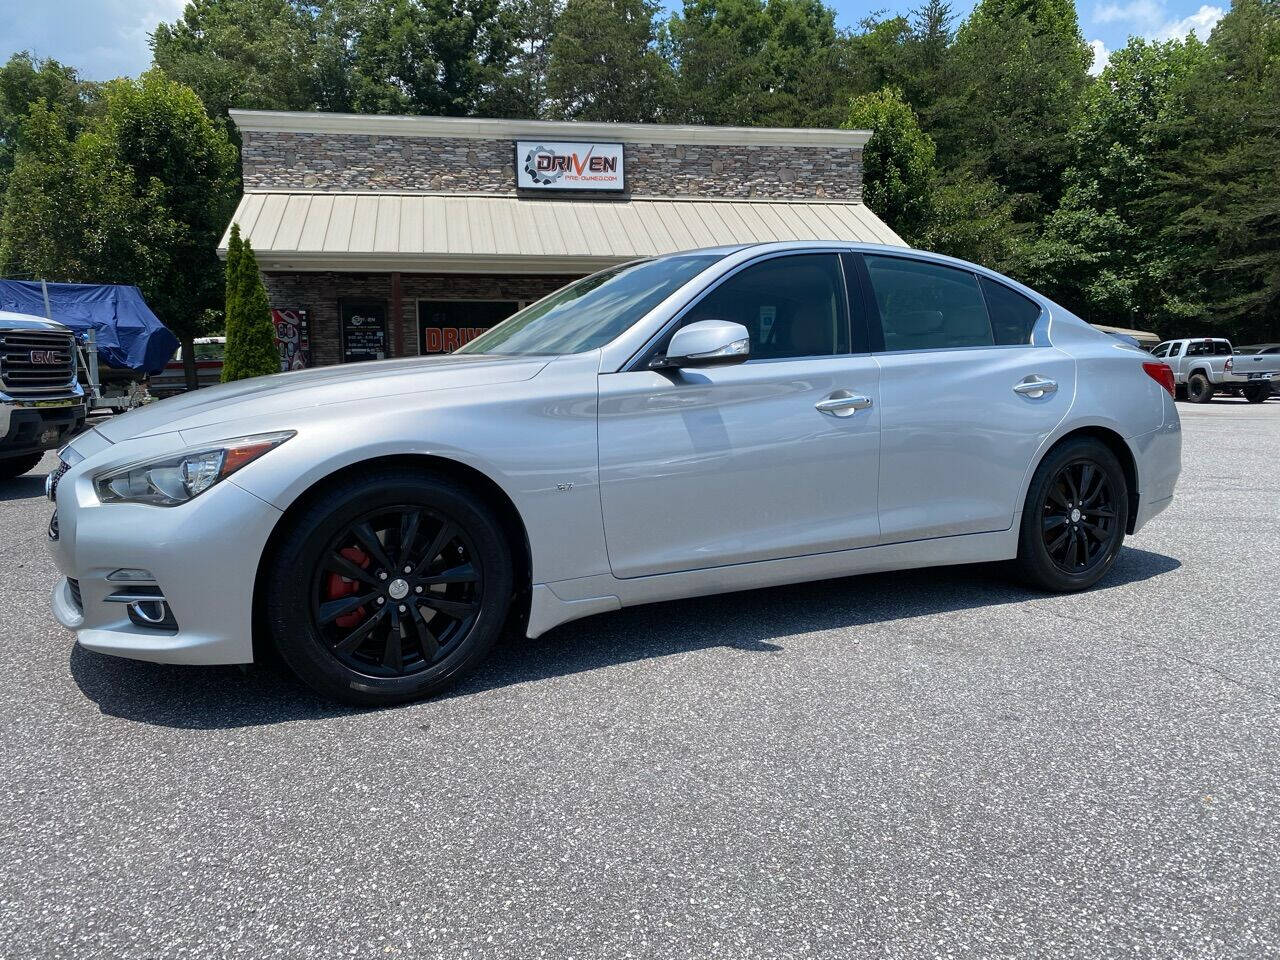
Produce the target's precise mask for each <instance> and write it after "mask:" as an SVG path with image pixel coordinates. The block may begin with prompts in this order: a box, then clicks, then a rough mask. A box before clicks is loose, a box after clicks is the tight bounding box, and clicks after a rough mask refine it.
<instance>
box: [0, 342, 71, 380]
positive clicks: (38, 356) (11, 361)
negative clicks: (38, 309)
mask: <svg viewBox="0 0 1280 960" xmlns="http://www.w3.org/2000/svg"><path fill="white" fill-rule="evenodd" d="M75 371H76V362H75V341H74V340H72V338H71V337H70V336H68V335H67V334H65V333H54V332H52V331H45V330H8V331H4V332H0V384H2V385H3V386H4V389H5V392H7V393H11V394H14V395H16V396H21V395H22V394H31V393H49V392H53V391H60V390H65V389H66V388H67V387H69V386H70V385H71V383H72V381H73V380H74V379H75Z"/></svg>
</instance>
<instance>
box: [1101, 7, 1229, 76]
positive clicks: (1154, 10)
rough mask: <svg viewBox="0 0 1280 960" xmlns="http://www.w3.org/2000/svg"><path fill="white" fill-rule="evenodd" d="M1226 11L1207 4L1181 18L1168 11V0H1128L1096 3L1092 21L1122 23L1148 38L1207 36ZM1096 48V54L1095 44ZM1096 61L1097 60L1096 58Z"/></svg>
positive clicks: (1136, 33)
mask: <svg viewBox="0 0 1280 960" xmlns="http://www.w3.org/2000/svg"><path fill="white" fill-rule="evenodd" d="M1225 13H1226V11H1225V10H1224V9H1223V8H1222V7H1216V6H1210V5H1208V4H1205V5H1204V6H1202V7H1201V8H1200V9H1199V10H1197V11H1196V12H1195V13H1193V14H1191V15H1189V16H1186V17H1181V18H1179V17H1175V16H1173V15H1171V14H1170V13H1169V9H1168V7H1167V6H1166V4H1165V0H1129V2H1128V3H1106V4H1099V5H1097V6H1095V7H1094V8H1093V22H1094V23H1096V24H1121V25H1124V26H1126V27H1128V28H1129V31H1130V32H1131V33H1133V34H1135V35H1137V36H1141V37H1145V38H1146V39H1147V40H1182V39H1184V38H1185V37H1186V35H1187V34H1188V33H1194V34H1195V35H1196V36H1197V37H1199V38H1200V39H1201V40H1207V39H1208V37H1209V33H1210V31H1212V30H1213V28H1214V27H1215V26H1216V25H1217V23H1218V21H1219V20H1221V19H1222V17H1223V15H1224V14H1225ZM1098 42H1099V41H1093V43H1098ZM1091 45H1092V44H1091ZM1094 52H1095V54H1096V52H1097V49H1096V48H1095V51H1094ZM1094 63H1095V64H1096V63H1097V60H1096V58H1095V60H1094Z"/></svg>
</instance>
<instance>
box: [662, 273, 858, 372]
mask: <svg viewBox="0 0 1280 960" xmlns="http://www.w3.org/2000/svg"><path fill="white" fill-rule="evenodd" d="M713 319H714V320H732V321H733V322H734V323H740V324H742V325H743V326H744V327H746V328H747V332H748V333H750V334H751V358H752V359H753V360H760V359H763V360H768V359H777V358H779V357H820V356H831V355H832V354H837V353H848V352H849V346H848V326H849V325H848V321H847V319H846V317H845V293H844V274H843V273H842V272H841V269H840V260H839V258H838V257H837V256H836V255H835V254H826V253H813V254H808V253H806V254H797V255H795V256H790V257H774V258H772V259H770V260H765V261H763V262H762V263H757V264H754V265H753V266H750V267H746V268H745V269H743V270H740V271H739V272H738V273H735V274H734V275H733V276H731V277H729V279H727V280H725V281H724V283H722V284H720V285H719V286H718V287H716V288H715V289H714V290H712V291H711V292H710V293H709V294H707V296H705V297H703V298H702V300H700V301H699V302H698V303H697V304H695V305H694V307H693V308H692V309H691V310H690V311H689V312H688V313H687V314H685V316H684V319H683V321H682V324H689V323H693V322H694V321H696V320H713Z"/></svg>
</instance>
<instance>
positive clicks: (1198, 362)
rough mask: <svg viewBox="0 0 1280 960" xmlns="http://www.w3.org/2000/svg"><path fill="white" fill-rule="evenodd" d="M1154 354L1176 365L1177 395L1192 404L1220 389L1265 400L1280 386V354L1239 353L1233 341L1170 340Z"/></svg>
mask: <svg viewBox="0 0 1280 960" xmlns="http://www.w3.org/2000/svg"><path fill="white" fill-rule="evenodd" d="M1151 353H1152V355H1153V356H1155V357H1156V358H1158V359H1160V360H1163V361H1164V362H1165V363H1167V364H1168V365H1169V366H1170V367H1172V368H1173V381H1174V383H1175V384H1176V385H1177V395H1178V396H1179V397H1180V398H1181V397H1183V396H1185V397H1186V399H1188V400H1190V401H1191V402H1192V403H1208V402H1209V401H1210V400H1212V399H1213V395H1214V394H1215V393H1217V392H1218V391H1220V390H1221V391H1223V392H1226V393H1233V394H1234V393H1239V394H1240V395H1242V396H1243V397H1244V398H1245V399H1246V400H1248V401H1249V402H1250V403H1262V401H1264V400H1266V399H1267V397H1269V396H1271V391H1272V388H1273V387H1274V386H1276V385H1280V355H1276V354H1243V353H1236V352H1235V350H1234V349H1233V348H1232V346H1231V341H1230V340H1223V339H1221V338H1217V337H1194V338H1191V339H1185V340H1166V341H1165V342H1164V343H1162V344H1160V345H1159V346H1158V347H1156V348H1155V349H1154V350H1152V351H1151Z"/></svg>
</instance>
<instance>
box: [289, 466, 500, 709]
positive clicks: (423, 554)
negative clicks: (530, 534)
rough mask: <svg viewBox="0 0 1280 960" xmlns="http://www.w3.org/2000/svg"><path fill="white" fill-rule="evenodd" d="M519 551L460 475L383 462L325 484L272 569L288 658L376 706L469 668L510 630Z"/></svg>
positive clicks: (438, 686)
mask: <svg viewBox="0 0 1280 960" xmlns="http://www.w3.org/2000/svg"><path fill="white" fill-rule="evenodd" d="M514 576H515V574H514V564H513V562H512V556H511V548H510V546H509V545H508V543H507V541H506V538H505V537H504V536H503V534H502V527H501V524H500V523H499V521H498V519H497V517H496V516H495V515H494V513H493V511H492V510H491V509H490V508H489V506H488V505H487V504H486V503H484V502H483V501H482V500H480V499H479V498H477V497H476V496H475V495H474V494H473V493H471V492H469V491H468V490H466V489H464V488H463V487H460V486H458V485H457V484H456V483H454V482H453V481H451V480H449V479H448V478H445V477H441V476H433V475H431V474H424V473H422V472H421V471H414V470H405V469H386V470H379V471H376V472H374V473H372V474H371V475H366V476H363V477H353V478H350V479H347V480H344V481H340V482H339V483H337V484H335V485H334V486H332V487H330V488H328V489H326V490H324V491H323V492H322V493H321V494H320V495H319V496H318V497H316V498H315V499H314V500H313V501H312V502H311V504H310V505H309V506H308V507H306V508H305V509H304V510H303V511H302V512H301V513H300V514H299V515H298V516H297V517H296V518H295V519H294V520H293V521H292V522H291V523H290V526H289V528H288V529H287V530H286V531H285V532H284V534H283V537H282V539H281V541H280V546H279V548H278V549H277V550H276V551H275V555H274V557H273V558H272V559H271V561H270V566H268V568H267V584H268V586H267V590H268V592H267V605H266V612H267V618H268V622H269V623H270V626H271V632H272V634H273V635H274V637H275V641H276V647H277V648H278V649H279V651H280V655H281V657H282V658H283V659H284V661H285V662H286V663H287V664H288V665H289V667H290V668H291V669H292V670H293V672H294V673H296V674H297V675H298V676H299V677H300V678H301V679H302V680H303V681H304V682H306V683H307V684H308V685H310V686H311V687H312V688H314V689H315V690H316V691H318V692H319V693H321V694H324V695H325V696H328V697H332V698H334V699H336V700H343V701H345V702H347V703H351V704H355V705H357V706H366V707H376V706H386V705H388V704H393V703H401V702H404V701H406V700H413V699H417V698H418V697H424V696H427V695H429V694H431V693H434V692H436V691H437V690H442V689H444V688H445V687H447V686H449V685H451V684H452V683H454V682H456V681H457V680H458V679H459V678H461V677H463V676H465V675H466V674H467V673H469V672H470V671H471V670H472V669H473V668H474V667H475V666H476V664H478V663H479V662H480V661H481V660H482V659H484V657H485V656H486V655H487V654H488V652H489V650H490V648H491V647H492V646H493V644H494V641H495V640H496V639H497V638H498V636H499V634H500V633H501V631H502V626H503V623H504V621H505V620H506V616H507V609H508V607H509V606H510V603H511V596H512V591H513V583H514Z"/></svg>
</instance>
